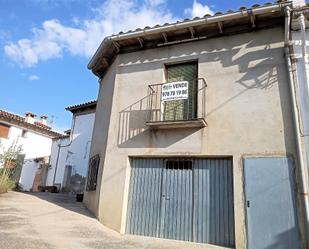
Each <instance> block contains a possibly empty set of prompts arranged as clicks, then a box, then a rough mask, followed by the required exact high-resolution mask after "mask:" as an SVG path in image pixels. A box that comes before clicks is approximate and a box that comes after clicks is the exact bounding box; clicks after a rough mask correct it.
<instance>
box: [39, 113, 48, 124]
mask: <svg viewBox="0 0 309 249" xmlns="http://www.w3.org/2000/svg"><path fill="white" fill-rule="evenodd" d="M47 118H48V117H47V116H45V115H42V116H41V117H40V123H41V124H42V125H47V122H46V120H47Z"/></svg>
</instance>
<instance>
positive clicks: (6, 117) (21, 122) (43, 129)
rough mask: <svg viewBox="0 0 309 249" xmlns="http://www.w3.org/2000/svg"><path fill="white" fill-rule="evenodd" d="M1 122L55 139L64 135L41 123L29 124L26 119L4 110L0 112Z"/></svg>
mask: <svg viewBox="0 0 309 249" xmlns="http://www.w3.org/2000/svg"><path fill="white" fill-rule="evenodd" d="M0 121H5V122H7V123H10V124H15V125H17V126H21V127H24V128H27V129H29V130H33V131H37V132H40V133H42V134H46V135H48V136H51V137H54V136H59V135H62V134H60V133H58V132H55V131H52V130H51V127H49V126H47V125H44V124H41V123H39V122H34V124H31V123H28V122H27V121H26V120H25V118H24V117H21V116H19V115H16V114H14V113H11V112H7V111H4V110H0Z"/></svg>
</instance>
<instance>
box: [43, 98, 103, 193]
mask: <svg viewBox="0 0 309 249" xmlns="http://www.w3.org/2000/svg"><path fill="white" fill-rule="evenodd" d="M96 105H97V101H90V102H86V103H83V104H79V105H74V106H69V107H67V108H66V110H67V111H70V112H72V114H73V117H72V127H71V130H70V131H67V132H66V135H62V136H59V137H56V138H54V139H53V144H52V151H51V158H50V167H49V170H48V176H47V181H46V186H57V187H58V189H60V190H62V191H72V192H75V193H78V192H83V190H84V187H85V180H86V175H87V169H88V160H89V151H90V145H91V138H92V131H93V125H94V119H95V111H96Z"/></svg>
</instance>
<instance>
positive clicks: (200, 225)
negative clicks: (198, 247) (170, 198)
mask: <svg viewBox="0 0 309 249" xmlns="http://www.w3.org/2000/svg"><path fill="white" fill-rule="evenodd" d="M194 166H195V167H194V216H193V224H194V225H193V229H194V231H193V234H194V241H195V242H200V243H209V244H215V245H222V246H227V247H234V244H235V242H234V208H233V207H234V201H233V174H232V160H229V159H199V160H194Z"/></svg>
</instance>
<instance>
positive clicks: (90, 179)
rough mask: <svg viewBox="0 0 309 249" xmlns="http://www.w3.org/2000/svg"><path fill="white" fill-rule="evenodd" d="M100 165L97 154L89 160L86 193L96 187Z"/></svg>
mask: <svg viewBox="0 0 309 249" xmlns="http://www.w3.org/2000/svg"><path fill="white" fill-rule="evenodd" d="M99 164H100V156H99V155H98V154H97V155H95V156H93V157H91V158H90V160H89V166H88V176H87V186H86V190H87V191H94V190H96V187H97V178H98V170H99Z"/></svg>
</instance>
